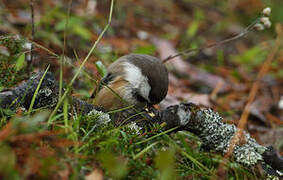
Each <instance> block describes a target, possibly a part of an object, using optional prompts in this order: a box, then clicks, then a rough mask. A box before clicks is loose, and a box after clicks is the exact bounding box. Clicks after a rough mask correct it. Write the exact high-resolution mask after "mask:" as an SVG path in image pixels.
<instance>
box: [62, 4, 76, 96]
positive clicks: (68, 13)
mask: <svg viewBox="0 0 283 180" xmlns="http://www.w3.org/2000/svg"><path fill="white" fill-rule="evenodd" d="M72 3H73V0H69V4H68V12H67V17H66V24H65V30H64V45H63V46H64V47H63V56H62V57H61V58H60V81H59V98H60V97H61V95H62V88H63V74H64V73H63V71H64V62H65V50H66V43H67V30H68V24H69V17H70V13H71V7H72Z"/></svg>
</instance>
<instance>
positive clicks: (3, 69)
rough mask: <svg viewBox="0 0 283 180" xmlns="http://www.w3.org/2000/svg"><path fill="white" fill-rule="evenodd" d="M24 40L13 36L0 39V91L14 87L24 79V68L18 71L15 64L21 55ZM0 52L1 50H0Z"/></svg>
mask: <svg viewBox="0 0 283 180" xmlns="http://www.w3.org/2000/svg"><path fill="white" fill-rule="evenodd" d="M24 43H25V40H24V39H20V38H17V37H14V36H7V37H0V48H2V50H3V51H0V90H1V89H3V88H9V87H11V86H14V85H15V84H17V83H18V82H20V81H22V80H23V79H24V78H25V74H26V72H25V70H24V68H22V69H18V68H17V66H16V64H17V62H18V60H19V57H20V55H21V54H23V45H24ZM0 50H1V49H0Z"/></svg>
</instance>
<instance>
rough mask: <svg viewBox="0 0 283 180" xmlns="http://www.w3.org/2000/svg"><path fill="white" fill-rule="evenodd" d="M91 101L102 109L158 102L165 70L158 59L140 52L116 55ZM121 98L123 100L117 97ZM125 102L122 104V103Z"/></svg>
mask: <svg viewBox="0 0 283 180" xmlns="http://www.w3.org/2000/svg"><path fill="white" fill-rule="evenodd" d="M107 70H108V72H107V75H106V76H105V77H103V79H102V80H101V84H102V85H104V86H103V87H102V89H101V90H100V91H99V92H98V94H97V96H96V98H95V104H96V105H100V106H103V107H104V108H106V109H116V108H122V107H125V105H135V106H144V105H146V104H150V105H153V104H158V103H159V102H161V101H162V100H163V99H164V98H165V96H166V95H167V91H168V72H167V69H166V67H165V65H164V64H162V62H161V60H159V59H158V58H156V57H153V56H149V55H144V54H129V55H125V56H122V57H120V58H119V59H117V60H116V61H115V62H114V63H112V64H111V65H110V66H109V67H108V69H107ZM121 98H122V99H123V100H124V101H123V100H121ZM125 102H126V104H125Z"/></svg>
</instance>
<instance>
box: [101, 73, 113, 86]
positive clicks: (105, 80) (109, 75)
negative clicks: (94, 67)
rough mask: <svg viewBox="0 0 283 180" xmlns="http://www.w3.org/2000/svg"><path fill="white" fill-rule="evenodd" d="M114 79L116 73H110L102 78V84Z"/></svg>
mask: <svg viewBox="0 0 283 180" xmlns="http://www.w3.org/2000/svg"><path fill="white" fill-rule="evenodd" d="M113 79H114V75H113V74H112V73H108V74H107V75H106V76H105V77H104V78H102V79H101V85H107V84H108V83H109V82H110V81H112V80H113Z"/></svg>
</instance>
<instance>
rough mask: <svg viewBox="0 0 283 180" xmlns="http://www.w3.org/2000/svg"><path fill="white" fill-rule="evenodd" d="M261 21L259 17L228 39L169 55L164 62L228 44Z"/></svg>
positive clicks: (245, 33)
mask: <svg viewBox="0 0 283 180" xmlns="http://www.w3.org/2000/svg"><path fill="white" fill-rule="evenodd" d="M259 21H260V18H257V19H256V20H255V21H254V22H253V23H251V24H250V25H249V26H248V27H246V28H245V29H244V30H243V32H241V33H240V34H237V35H235V36H233V37H231V38H228V39H224V40H222V41H220V42H215V43H212V44H209V45H207V46H203V47H200V48H192V49H186V50H184V51H182V52H179V53H177V54H175V55H170V56H168V57H167V58H165V59H163V60H162V63H163V64H165V63H166V62H168V61H170V60H171V59H174V58H175V57H178V56H183V55H190V54H192V53H194V52H200V51H202V50H204V49H208V48H212V47H217V46H220V45H223V44H227V43H229V42H232V41H235V40H237V39H239V38H241V37H243V36H245V35H247V34H248V33H249V32H250V31H251V30H252V29H253V28H254V26H255V25H256V24H257V23H258V22H259Z"/></svg>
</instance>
